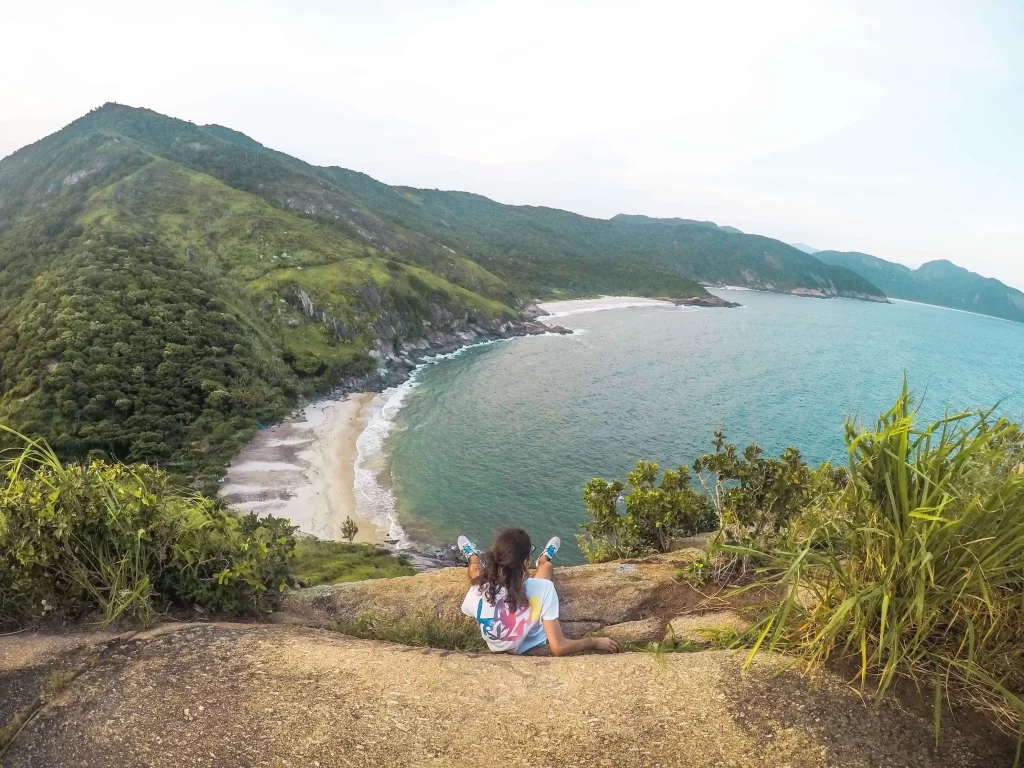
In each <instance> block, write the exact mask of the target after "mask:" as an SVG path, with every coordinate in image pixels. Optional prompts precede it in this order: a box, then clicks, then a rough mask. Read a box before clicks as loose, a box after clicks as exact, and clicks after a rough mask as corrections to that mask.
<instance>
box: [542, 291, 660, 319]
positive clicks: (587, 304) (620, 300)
mask: <svg viewBox="0 0 1024 768" xmlns="http://www.w3.org/2000/svg"><path fill="white" fill-rule="evenodd" d="M537 306H538V307H540V308H541V309H543V310H544V311H545V312H547V313H548V314H547V315H545V316H543V317H540V318H538V319H539V320H541V322H545V323H546V322H550V321H551V320H554V319H557V318H559V317H567V316H568V315H579V314H583V313H585V312H601V311H602V310H606V309H622V308H624V307H648V306H663V307H671V306H673V304H672V302H671V301H665V300H663V299H645V298H643V297H642V296H602V297H601V298H599V299H570V300H567V301H545V302H542V303H540V304H538V305H537Z"/></svg>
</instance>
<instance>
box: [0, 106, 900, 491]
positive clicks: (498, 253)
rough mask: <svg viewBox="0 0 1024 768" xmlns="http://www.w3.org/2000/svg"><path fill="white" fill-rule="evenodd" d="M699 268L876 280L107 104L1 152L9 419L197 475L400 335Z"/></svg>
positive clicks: (0, 340)
mask: <svg viewBox="0 0 1024 768" xmlns="http://www.w3.org/2000/svg"><path fill="white" fill-rule="evenodd" d="M699 282H705V283H709V284H710V283H714V284H724V283H731V284H741V285H750V286H753V287H759V288H767V289H771V290H785V291H794V292H804V293H810V294H812V295H822V296H830V295H850V296H861V297H877V296H880V294H881V292H880V291H878V289H876V288H875V287H874V286H872V285H871V284H870V283H868V282H867V281H865V280H863V279H862V278H860V277H857V276H856V275H853V274H852V273H849V272H847V271H846V270H843V269H841V268H836V267H830V266H826V265H825V264H823V263H822V262H820V261H817V260H816V259H814V258H813V257H810V256H806V255H805V254H802V253H800V252H799V251H797V250H796V249H794V248H791V247H790V246H787V245H785V244H783V243H780V242H778V241H775V240H771V239H769V238H763V237H757V236H754V235H744V234H742V233H739V232H738V230H732V229H731V228H723V227H717V226H715V225H714V224H711V223H710V222H689V221H685V220H674V219H670V220H654V219H645V218H643V217H625V216H622V217H616V218H614V219H611V220H601V219H592V218H587V217H584V216H579V215H576V214H572V213H568V212H565V211H558V210H553V209H547V208H534V207H525V206H506V205H501V204H499V203H495V202H493V201H491V200H488V199H486V198H484V197H480V196H479V195H472V194H468V193H462V192H440V191H436V190H434V191H431V190H416V189H409V188H403V187H391V186H387V185H385V184H381V183H379V182H377V181H375V180H373V179H371V178H370V177H368V176H366V175H364V174H361V173H357V172H355V171H349V170H345V169H341V168H319V167H316V166H312V165H309V164H307V163H304V162H302V161H301V160H298V159H295V158H292V157H289V156H287V155H284V154H282V153H279V152H275V151H273V150H271V149H268V148H266V147H263V146H262V145H260V144H259V143H257V142H255V141H253V140H252V139H250V138H248V137H246V136H244V135H243V134H240V133H238V132H236V131H233V130H231V129H228V128H223V127H220V126H206V127H199V126H196V125H194V124H192V123H188V122H185V121H182V120H176V119H173V118H169V117H165V116H163V115H159V114H157V113H155V112H152V111H150V110H145V109H134V108H131V107H125V106H121V105H116V104H108V105H106V106H104V107H102V108H99V109H96V110H94V111H92V112H90V113H89V114H88V115H86V116H84V117H82V118H80V119H79V120H76V121H75V122H74V123H72V124H71V125H69V126H67V127H66V128H64V129H63V130H61V131H59V132H57V133H55V134H53V135H51V136H48V137H46V138H45V139H43V140H41V141H39V142H37V143H35V144H33V145H31V146H28V147H25V148H24V149H22V150H19V151H18V152H15V153H14V154H13V155H11V156H9V157H7V158H5V159H3V160H2V161H0V423H5V424H8V425H10V426H12V427H15V428H18V429H21V430H23V431H25V432H27V433H31V434H38V435H42V436H44V437H46V438H47V439H48V440H49V441H50V442H51V443H52V444H53V446H54V447H55V448H56V449H57V450H58V451H59V452H60V453H61V454H62V455H64V456H67V457H69V458H81V457H86V456H89V455H113V456H114V457H115V458H117V459H122V460H130V461H135V460H141V461H148V462H153V463H159V464H161V465H162V466H165V467H167V468H169V469H171V470H172V471H174V472H178V473H179V474H182V475H186V476H189V477H191V478H193V479H196V480H197V482H198V483H199V484H201V485H204V486H206V487H208V486H209V483H210V482H211V481H212V479H214V478H215V477H216V476H217V475H218V473H219V472H220V471H221V469H222V467H223V465H224V462H225V461H226V459H228V458H229V457H230V456H231V455H232V453H233V452H234V451H235V450H236V449H237V447H238V446H239V445H240V444H241V442H242V441H243V440H244V439H245V438H246V437H247V436H248V435H249V434H251V431H252V430H253V429H254V428H255V427H256V426H257V425H258V424H259V423H261V422H264V421H266V420H268V419H273V418H276V417H278V416H280V415H281V414H283V413H285V412H287V410H288V409H289V408H290V407H292V406H293V405H294V403H295V402H296V399H297V398H298V397H299V396H300V395H302V394H304V393H313V392H317V391H323V390H325V389H327V388H329V387H331V386H333V385H334V384H335V383H337V382H338V381H339V379H340V378H341V377H342V376H343V375H354V374H359V373H361V372H369V371H372V370H374V368H375V367H377V366H378V365H379V361H380V360H381V359H382V358H384V357H386V356H387V355H389V354H391V353H393V352H396V351H398V350H399V349H400V348H401V346H402V345H403V344H406V343H408V342H410V341H414V340H417V339H421V338H424V337H428V336H431V335H436V334H439V333H441V334H443V333H451V332H457V331H461V330H463V329H465V328H466V327H468V326H469V325H471V324H472V325H476V326H478V327H481V326H489V327H496V326H497V325H498V324H499V323H503V322H505V321H506V320H510V319H514V318H516V317H518V315H519V312H520V310H521V309H522V308H523V307H524V306H525V304H526V303H527V302H529V301H531V300H533V299H535V298H548V297H578V296H585V295H595V294H601V293H627V294H634V295H646V296H666V297H674V298H686V297H707V296H708V294H707V292H706V291H705V289H704V288H703V287H701V285H700V284H699Z"/></svg>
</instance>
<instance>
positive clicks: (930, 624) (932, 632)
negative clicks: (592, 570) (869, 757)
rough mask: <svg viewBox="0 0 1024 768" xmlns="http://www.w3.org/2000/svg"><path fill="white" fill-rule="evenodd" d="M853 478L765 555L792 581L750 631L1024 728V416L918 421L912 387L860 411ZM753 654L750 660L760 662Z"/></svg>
mask: <svg viewBox="0 0 1024 768" xmlns="http://www.w3.org/2000/svg"><path fill="white" fill-rule="evenodd" d="M846 442H847V445H848V448H849V455H850V469H849V478H848V482H847V483H846V484H845V486H844V487H842V488H836V489H834V490H832V491H830V492H826V493H823V494H821V495H820V496H819V497H818V498H816V499H812V500H811V503H810V504H809V505H808V507H807V508H806V510H805V511H804V512H802V513H801V514H800V516H799V518H797V519H795V520H794V521H793V525H792V526H790V528H789V529H788V532H787V534H786V535H785V536H784V537H783V538H782V539H781V540H780V541H778V542H777V543H776V544H775V545H774V546H772V547H746V548H744V547H726V550H727V551H731V552H732V553H734V554H739V555H756V556H757V557H758V558H760V559H761V560H762V561H763V562H765V563H766V564H767V565H766V568H765V570H764V582H762V584H763V585H764V586H772V587H773V588H774V589H776V590H779V589H781V591H782V594H783V595H784V599H783V600H782V601H781V602H780V603H779V604H778V605H777V606H774V607H772V608H771V609H770V610H769V611H768V612H767V614H766V615H765V617H764V619H763V620H762V621H761V622H760V623H758V624H756V625H755V626H754V628H753V629H752V630H751V634H750V635H749V636H748V640H749V641H750V642H751V643H752V645H753V650H752V651H751V656H753V654H754V653H756V651H757V650H758V649H759V648H761V647H766V648H773V649H780V650H784V651H786V652H789V653H791V654H794V655H796V656H798V657H800V658H801V659H802V660H803V661H804V662H805V664H806V665H807V667H809V668H812V669H813V668H817V667H820V666H821V665H823V664H824V663H826V662H840V663H852V664H854V665H856V666H857V668H858V669H859V672H860V678H861V681H862V684H863V683H865V682H866V681H867V680H868V679H871V680H872V682H874V683H875V684H876V686H877V693H878V695H879V697H881V696H883V695H884V694H885V693H886V691H887V690H888V689H889V688H890V686H891V685H892V684H893V683H894V682H895V681H897V680H899V679H907V680H910V681H913V683H914V684H915V685H922V686H926V687H930V688H932V689H933V690H934V694H935V727H936V736H938V730H939V726H940V721H941V716H942V710H943V705H944V701H945V700H950V701H952V702H956V703H964V702H969V703H974V704H980V705H982V706H984V707H986V708H988V709H989V710H991V711H993V712H995V713H996V714H997V719H998V720H999V722H1001V723H1002V724H1003V725H1004V726H1007V727H1009V728H1011V729H1013V730H1016V731H1018V732H1020V733H1021V734H1022V735H1024V730H1021V729H1022V723H1024V474H1022V473H1021V465H1022V463H1024V447H1022V442H1024V440H1022V433H1021V429H1020V427H1019V426H1018V425H1016V424H1013V423H1011V422H1009V421H1007V420H1005V419H999V420H996V419H993V417H992V415H991V412H988V413H957V414H953V415H950V416H947V417H946V418H944V419H942V420H940V421H937V422H935V423H933V424H930V425H927V426H923V427H922V426H918V424H917V412H916V410H914V409H913V407H912V403H911V398H910V396H909V394H908V393H907V390H906V387H904V391H903V394H902V395H901V397H900V398H899V400H898V401H897V402H896V405H895V406H894V407H893V408H892V409H891V410H890V411H889V412H888V413H886V414H884V415H883V416H882V417H881V418H880V419H879V421H878V424H877V426H876V427H875V428H874V429H864V428H861V427H858V426H857V425H855V424H854V423H853V422H848V423H847V427H846ZM748 661H749V660H748Z"/></svg>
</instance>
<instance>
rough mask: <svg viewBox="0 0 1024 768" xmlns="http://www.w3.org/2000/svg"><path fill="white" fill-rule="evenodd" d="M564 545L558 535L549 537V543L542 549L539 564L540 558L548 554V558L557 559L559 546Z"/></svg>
mask: <svg viewBox="0 0 1024 768" xmlns="http://www.w3.org/2000/svg"><path fill="white" fill-rule="evenodd" d="M560 546H562V540H561V539H560V538H558V537H557V536H552V537H551V538H550V539H548V543H547V544H545V545H544V549H543V550H541V553H540V557H538V558H537V565H540V558H541V557H544V556H545V555H547V558H548V560H554V559H555V553H556V552H558V548H559V547H560Z"/></svg>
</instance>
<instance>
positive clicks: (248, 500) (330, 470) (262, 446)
mask: <svg viewBox="0 0 1024 768" xmlns="http://www.w3.org/2000/svg"><path fill="white" fill-rule="evenodd" d="M373 397H374V396H373V394H372V393H359V394H353V395H349V396H348V397H347V398H346V399H344V400H322V401H319V402H316V403H311V404H310V405H307V406H306V407H305V408H303V409H302V411H301V412H300V413H299V414H296V415H294V416H292V417H289V418H288V419H287V420H286V421H284V422H283V423H281V424H278V425H276V426H272V427H268V428H266V429H263V430H260V431H259V432H257V433H256V436H255V437H254V438H253V439H252V440H251V441H250V442H249V444H248V445H246V446H245V448H243V449H242V451H241V453H239V455H238V456H237V457H236V458H235V460H234V461H233V462H232V463H231V466H230V468H229V469H228V473H227V476H226V478H225V480H224V485H223V486H222V487H221V496H222V497H223V498H224V500H225V501H227V502H228V503H229V504H231V505H232V506H233V507H235V508H237V509H241V510H244V511H247V512H256V513H257V514H260V515H275V516H277V517H287V518H289V519H290V520H291V521H292V524H293V525H297V526H298V527H299V530H300V531H302V532H303V533H308V534H312V535H313V536H316V537H317V538H320V539H330V540H337V539H340V538H341V526H342V525H343V524H344V522H345V519H346V518H348V517H351V518H352V519H353V520H355V521H356V523H357V524H358V525H359V533H358V535H357V536H356V538H355V540H356V541H362V542H369V543H375V544H378V543H382V542H383V539H384V534H385V533H386V531H380V530H378V528H377V527H376V526H375V525H374V524H373V523H372V522H371V521H369V520H364V519H362V518H360V517H359V516H358V514H357V512H356V499H355V488H354V484H355V461H356V440H357V438H358V437H359V434H360V432H361V431H362V429H363V427H364V426H365V407H366V406H367V405H368V404H369V403H370V401H371V400H372V399H373Z"/></svg>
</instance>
